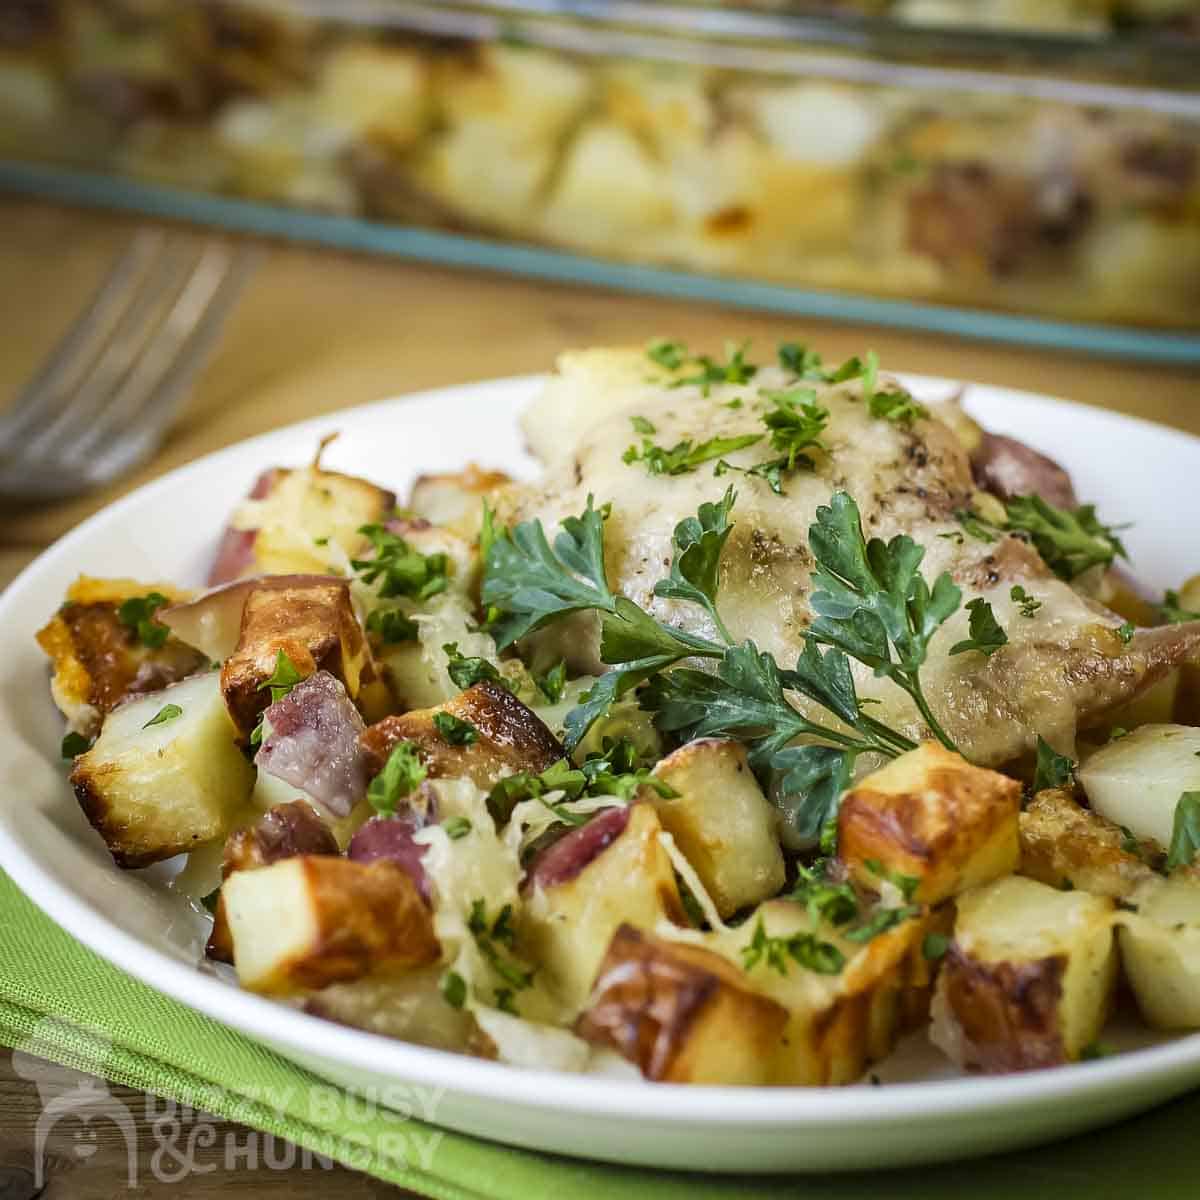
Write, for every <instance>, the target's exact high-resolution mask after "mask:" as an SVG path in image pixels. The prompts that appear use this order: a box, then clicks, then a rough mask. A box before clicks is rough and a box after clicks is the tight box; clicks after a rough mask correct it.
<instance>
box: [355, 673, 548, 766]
mask: <svg viewBox="0 0 1200 1200" xmlns="http://www.w3.org/2000/svg"><path fill="white" fill-rule="evenodd" d="M441 712H444V713H449V714H450V715H451V716H454V717H457V718H458V719H459V720H461V721H467V722H469V723H470V724H471V725H473V726H474V727H475V729H476V730H477V731H478V734H479V740H478V741H476V742H474V743H472V744H471V745H469V746H466V745H464V746H456V745H452V744H451V743H450V742H448V741H446V739H445V738H444V737H443V736H442V735H441V733H440V732H439V731H438V729H437V726H436V725H435V724H434V717H435V715H436V714H437V713H441ZM360 741H361V744H362V747H363V749H364V750H365V751H366V752H367V755H368V760H369V762H368V773H369V774H371V775H377V774H378V773H379V772H380V771H382V770H383V767H384V764H385V763H386V762H387V760H388V757H389V756H390V755H391V753H392V751H393V750H394V749H395V748H396V746H397V745H398V744H399V743H400V742H412V743H413V745H415V746H416V747H417V752H418V754H419V756H420V758H421V761H422V763H423V764H424V765H425V769H426V770H427V771H428V772H429V776H430V778H431V779H441V778H455V777H462V776H465V777H467V778H469V779H470V780H472V782H474V783H475V784H476V785H477V786H479V787H482V788H490V787H492V786H493V785H494V784H495V783H496V781H497V780H499V779H500V778H502V777H503V776H505V775H510V774H512V773H513V772H514V771H533V772H538V771H544V770H545V769H546V768H547V767H548V766H550V764H551V763H554V762H557V761H558V760H559V759H560V758H562V756H563V753H564V751H563V748H562V743H560V742H559V740H558V739H557V738H556V737H555V736H554V734H552V733H551V732H550V730H549V729H548V728H547V727H546V725H545V724H544V723H543V722H542V720H541V718H540V717H538V716H537V715H536V714H535V713H534V712H533V710H532V709H529V708H527V707H526V706H525V705H524V704H522V703H521V701H520V700H518V699H517V698H516V696H514V695H513V694H512V693H511V692H510V691H509V690H508V689H507V688H503V687H501V686H499V685H498V684H495V683H490V682H488V681H484V682H483V683H477V684H475V686H474V687H470V688H468V689H467V690H466V691H465V692H463V693H461V694H460V695H458V696H456V697H455V698H454V699H453V700H448V701H447V702H446V703H445V704H441V705H438V706H437V707H436V708H422V709H413V710H412V711H411V712H407V713H403V714H401V715H399V716H391V717H385V718H384V719H383V720H382V721H380V722H379V723H378V724H376V725H372V726H371V727H370V728H369V729H367V730H365V731H364V732H363V734H362V737H361V739H360Z"/></svg>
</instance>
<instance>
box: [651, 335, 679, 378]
mask: <svg viewBox="0 0 1200 1200" xmlns="http://www.w3.org/2000/svg"><path fill="white" fill-rule="evenodd" d="M646 357H647V358H649V359H650V361H651V362H654V363H657V364H658V365H659V366H660V367H666V369H667V370H668V371H677V370H679V368H680V367H682V366H683V364H684V363H685V362H686V361H687V357H688V350H687V347H686V346H685V345H684V344H683V343H682V342H672V341H668V340H667V339H666V338H660V339H659V340H658V341H654V342H651V343H650V345H649V346H647V347H646Z"/></svg>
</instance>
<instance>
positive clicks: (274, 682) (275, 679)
mask: <svg viewBox="0 0 1200 1200" xmlns="http://www.w3.org/2000/svg"><path fill="white" fill-rule="evenodd" d="M303 678H304V676H303V675H301V674H300V672H299V671H298V670H297V668H296V664H295V663H294V662H292V660H291V659H290V658H288V656H287V654H286V653H285V652H284V651H283V650H276V651H275V670H274V671H272V672H271V677H270V678H269V679H266V680H264V681H263V682H262V683H260V684H259V685H258V690H259V691H260V692H261V691H265V690H266V689H267V688H270V689H271V703H272V704H277V703H278V702H279V701H280V700H282V699H283V698H284V696H286V695H287V694H288V692H290V691H291V690H292V688H294V687H295V686H296V684H298V683H299V682H300V681H301V680H302V679H303Z"/></svg>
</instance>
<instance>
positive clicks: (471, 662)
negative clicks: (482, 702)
mask: <svg viewBox="0 0 1200 1200" xmlns="http://www.w3.org/2000/svg"><path fill="white" fill-rule="evenodd" d="M442 650H443V652H444V653H445V655H446V673H447V674H448V675H449V676H450V678H451V680H452V681H453V682H454V686H455V687H457V688H461V689H462V690H463V691H466V689H467V688H472V687H474V686H475V685H476V684H477V683H484V682H487V683H495V684H499V685H500V687H504V688H506V687H508V683H507V681H506V680H505V678H504V676H503V675H501V674H500V672H499V671H498V670H497V669H496V668H495V667H494V666H493V665H492V664H491V663H490V662H488V660H487V659H486V658H468V657H467V656H466V655H465V654H460V653H459V651H458V643H457V642H446V643H445V644H444V645H443V646H442Z"/></svg>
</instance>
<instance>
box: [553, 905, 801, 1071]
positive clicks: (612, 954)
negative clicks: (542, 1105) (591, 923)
mask: <svg viewBox="0 0 1200 1200" xmlns="http://www.w3.org/2000/svg"><path fill="white" fill-rule="evenodd" d="M787 1021H788V1013H787V1010H786V1009H785V1008H784V1007H783V1006H782V1005H780V1004H776V1003H775V1001H773V1000H769V999H768V998H767V997H766V996H763V995H760V994H758V993H757V992H754V991H752V990H751V989H749V988H748V987H747V986H746V980H745V976H744V975H743V974H742V972H741V971H739V970H738V969H737V968H736V967H734V966H732V965H731V964H730V963H729V962H727V961H726V960H725V959H724V958H722V957H721V956H720V955H719V954H714V953H713V952H712V951H711V950H706V949H704V948H703V947H701V946H692V945H688V944H686V943H681V942H671V941H666V940H665V939H663V938H658V937H652V936H649V935H647V934H643V933H641V932H639V931H638V930H637V929H634V928H633V926H632V925H625V924H622V925H620V926H619V927H618V928H617V932H616V933H615V934H614V935H613V939H612V942H611V943H610V944H609V947H608V952H607V953H606V954H605V956H604V959H603V961H602V962H601V964H600V970H599V972H598V973H597V975H596V984H595V987H594V989H593V991H592V996H591V1000H590V1002H589V1004H588V1007H587V1009H586V1010H585V1011H584V1013H583V1015H582V1016H581V1017H580V1018H579V1021H578V1024H577V1025H576V1030H577V1032H578V1033H579V1034H580V1036H581V1037H584V1038H586V1039H587V1040H588V1041H590V1042H594V1043H596V1044H598V1045H601V1046H609V1047H611V1048H612V1049H614V1050H616V1051H617V1052H618V1053H619V1054H621V1055H623V1056H624V1057H625V1058H627V1059H629V1061H630V1062H632V1063H635V1064H636V1065H637V1066H638V1068H639V1069H640V1070H641V1072H642V1074H643V1075H644V1076H645V1077H646V1078H647V1079H653V1080H656V1081H662V1082H666V1083H710V1084H764V1083H769V1082H770V1080H771V1070H772V1065H773V1060H774V1057H775V1054H776V1053H777V1051H778V1048H779V1044H780V1039H781V1037H782V1036H783V1031H784V1028H785V1026H786V1025H787Z"/></svg>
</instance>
